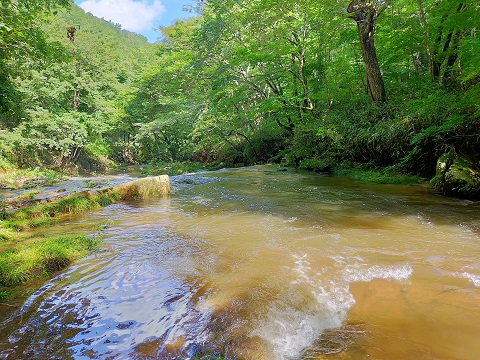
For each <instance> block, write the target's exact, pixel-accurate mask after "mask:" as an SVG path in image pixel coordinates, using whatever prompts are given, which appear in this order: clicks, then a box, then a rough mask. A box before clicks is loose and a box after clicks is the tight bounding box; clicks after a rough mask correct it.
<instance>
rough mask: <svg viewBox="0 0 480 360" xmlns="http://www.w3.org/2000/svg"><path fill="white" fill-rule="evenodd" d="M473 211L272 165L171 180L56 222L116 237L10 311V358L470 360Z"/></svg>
mask: <svg viewBox="0 0 480 360" xmlns="http://www.w3.org/2000/svg"><path fill="white" fill-rule="evenodd" d="M478 209H479V205H478V204H477V203H472V202H468V201H464V200H454V199H447V198H443V197H440V196H438V195H435V194H433V193H432V192H430V191H429V190H427V189H425V188H423V187H416V186H389V185H388V186H387V185H365V184H359V183H356V182H354V181H352V180H350V179H347V178H339V177H330V176H322V175H313V174H305V173H290V172H289V173H285V172H276V171H274V168H272V167H251V168H246V169H237V170H223V171H218V172H213V173H201V174H192V175H182V176H178V177H174V178H172V194H171V197H170V199H163V200H159V201H151V202H142V203H140V202H130V203H122V204H115V205H111V206H109V207H106V208H104V209H101V210H99V211H97V212H92V213H87V214H84V215H83V216H80V217H78V218H76V219H74V220H69V221H68V222H65V223H63V224H61V225H59V226H58V227H56V228H51V229H49V230H48V231H49V232H50V234H57V233H65V232H68V231H72V232H77V231H84V232H85V233H92V232H95V231H98V229H99V228H104V229H103V230H102V236H103V238H104V243H105V246H104V248H103V250H102V251H101V252H98V253H95V254H92V255H91V256H89V257H87V258H85V259H83V260H81V261H79V262H78V263H76V264H75V265H74V266H72V267H70V268H69V269H68V270H66V271H65V272H63V273H62V274H60V275H59V276H57V277H56V278H55V279H52V280H51V281H49V282H48V283H47V284H45V285H44V286H43V287H41V288H40V289H39V290H38V291H37V292H35V293H34V294H32V295H31V296H30V297H29V298H28V299H26V300H25V302H23V303H22V304H21V305H20V307H19V308H17V309H14V308H6V309H3V308H0V311H2V312H3V313H2V314H0V322H1V323H0V325H1V330H0V358H5V359H22V358H35V359H36V358H45V359H47V358H48V359H186V358H192V357H193V356H194V355H195V354H199V355H201V354H222V355H224V356H225V357H226V358H227V359H268V360H269V359H272V360H273V359H275V360H283V359H285V360H295V359H326V358H328V359H359V358H388V359H405V358H418V356H421V357H422V358H423V359H435V358H442V359H452V360H453V359H467V360H469V359H472V360H473V359H475V354H478V353H479V351H480V347H479V345H478V342H477V340H476V338H475V337H474V335H471V336H470V335H463V336H462V337H456V335H455V334H456V333H459V332H460V333H462V332H467V330H468V333H469V334H478V333H480V311H479V309H478V301H480V291H479V288H480V263H479V262H478V259H479V258H480V250H479V247H478V243H479V221H480V215H479V212H478ZM105 224H108V226H107V227H104V226H103V225H105ZM452 319H454V320H452ZM450 328H452V329H453V330H451V329H450ZM425 334H428V335H425ZM447 339H448V343H447ZM387 343H388V344H390V345H386V344H387ZM459 348H462V349H463V350H462V351H461V352H460V351H458V349H459Z"/></svg>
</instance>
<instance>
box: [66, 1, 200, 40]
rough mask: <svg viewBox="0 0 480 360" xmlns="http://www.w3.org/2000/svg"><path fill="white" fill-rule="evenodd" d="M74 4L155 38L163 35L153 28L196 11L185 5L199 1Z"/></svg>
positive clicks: (170, 22) (188, 15)
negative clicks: (188, 8)
mask: <svg viewBox="0 0 480 360" xmlns="http://www.w3.org/2000/svg"><path fill="white" fill-rule="evenodd" d="M75 4H77V5H78V6H80V7H81V8H82V9H83V10H85V11H86V12H90V13H92V14H93V15H95V16H96V17H99V18H104V19H105V20H110V21H112V22H114V23H116V24H117V23H118V24H121V25H122V28H123V29H126V30H130V31H133V32H136V33H139V34H142V35H143V36H145V37H146V38H147V39H148V41H149V42H154V41H155V40H156V39H157V38H158V37H160V36H161V34H160V32H159V31H155V30H153V29H154V28H158V27H161V26H168V25H171V24H172V23H173V22H174V21H175V20H176V19H186V18H188V17H191V16H195V13H193V12H192V13H189V12H185V11H183V7H184V6H189V5H192V6H194V5H195V4H196V1H194V0H75Z"/></svg>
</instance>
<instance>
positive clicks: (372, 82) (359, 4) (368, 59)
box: [347, 0, 387, 102]
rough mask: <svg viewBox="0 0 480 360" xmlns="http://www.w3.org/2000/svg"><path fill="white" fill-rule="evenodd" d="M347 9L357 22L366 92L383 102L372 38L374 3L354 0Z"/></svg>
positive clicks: (383, 91) (375, 13)
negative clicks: (365, 78)
mask: <svg viewBox="0 0 480 360" xmlns="http://www.w3.org/2000/svg"><path fill="white" fill-rule="evenodd" d="M347 11H348V12H349V13H353V15H352V16H351V18H352V19H354V20H355V22H356V23H357V30H358V36H359V38H360V46H361V49H362V58H363V65H364V67H365V74H366V77H367V93H368V95H369V96H370V99H372V101H373V102H385V101H386V100H387V97H386V94H385V85H384V84H383V77H382V73H381V71H380V66H379V65H378V59H377V51H376V49H375V42H374V38H373V33H374V32H373V31H374V27H375V20H376V19H377V12H376V8H375V5H373V4H372V3H369V2H368V3H367V2H365V1H362V0H354V1H352V2H351V3H350V5H349V6H348V9H347Z"/></svg>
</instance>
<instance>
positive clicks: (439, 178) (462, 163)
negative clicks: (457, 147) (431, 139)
mask: <svg viewBox="0 0 480 360" xmlns="http://www.w3.org/2000/svg"><path fill="white" fill-rule="evenodd" d="M435 180H436V188H437V190H438V191H440V192H441V193H442V194H443V195H446V196H454V197H461V198H468V199H480V170H479V166H478V164H475V163H474V162H473V161H471V160H470V159H469V158H467V157H465V156H456V155H455V154H453V153H452V152H448V153H445V154H443V155H442V156H441V157H440V158H439V159H438V162H437V171H436V176H435Z"/></svg>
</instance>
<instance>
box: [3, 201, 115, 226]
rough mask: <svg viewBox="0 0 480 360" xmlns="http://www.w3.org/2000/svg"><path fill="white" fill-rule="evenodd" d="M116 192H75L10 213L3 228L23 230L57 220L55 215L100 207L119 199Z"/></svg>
mask: <svg viewBox="0 0 480 360" xmlns="http://www.w3.org/2000/svg"><path fill="white" fill-rule="evenodd" d="M118 197H119V195H118V194H117V193H115V192H103V193H98V194H97V195H91V194H74V195H71V196H69V197H66V198H63V199H60V200H56V201H53V202H51V203H46V204H37V205H35V206H31V207H27V208H24V209H21V210H18V211H16V212H14V213H8V214H6V216H5V219H4V220H3V222H2V224H1V225H0V226H1V227H3V228H7V229H14V230H17V231H22V230H26V229H31V228H35V227H38V226H42V225H49V224H52V223H54V222H56V221H57V220H58V219H56V218H55V217H57V216H59V215H63V214H77V213H80V212H83V211H87V210H94V209H98V208H100V207H102V206H107V205H110V204H112V203H114V202H115V201H116V200H118Z"/></svg>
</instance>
